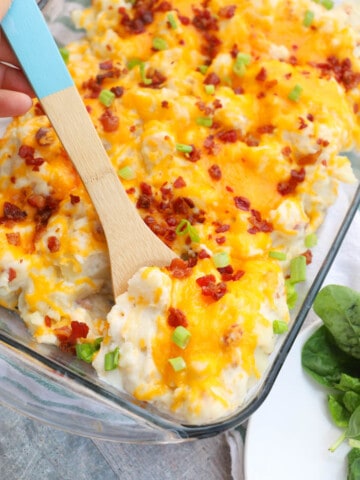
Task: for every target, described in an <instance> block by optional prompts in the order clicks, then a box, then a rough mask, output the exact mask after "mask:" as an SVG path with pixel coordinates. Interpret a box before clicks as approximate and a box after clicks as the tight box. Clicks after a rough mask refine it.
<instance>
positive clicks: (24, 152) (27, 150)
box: [18, 145, 35, 160]
mask: <svg viewBox="0 0 360 480" xmlns="http://www.w3.org/2000/svg"><path fill="white" fill-rule="evenodd" d="M34 154H35V149H34V147H30V146H29V145H21V147H20V148H19V151H18V155H19V157H20V158H23V159H24V160H26V159H27V158H33V157H34Z"/></svg>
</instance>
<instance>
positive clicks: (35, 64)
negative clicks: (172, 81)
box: [2, 0, 175, 297]
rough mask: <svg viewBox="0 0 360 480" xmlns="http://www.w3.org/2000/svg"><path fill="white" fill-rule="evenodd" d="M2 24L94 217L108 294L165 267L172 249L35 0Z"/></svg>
mask: <svg viewBox="0 0 360 480" xmlns="http://www.w3.org/2000/svg"><path fill="white" fill-rule="evenodd" d="M2 28H3V30H4V32H5V35H6V36H7V38H8V41H9V43H10V44H11V46H12V48H13V50H14V52H15V54H16V56H17V57H18V60H19V62H20V64H21V66H22V68H23V70H24V72H25V74H26V75H27V77H28V79H29V81H30V83H31V85H32V87H33V89H34V91H35V93H36V95H37V97H38V99H39V101H40V102H41V105H42V107H43V109H44V111H45V113H46V114H47V116H48V117H49V120H50V122H51V123H52V125H53V127H54V129H55V131H56V133H57V135H58V137H59V139H60V141H61V142H62V144H63V146H64V148H65V150H66V152H67V153H68V155H69V157H70V158H71V160H72V162H73V164H74V166H75V168H76V170H77V171H78V173H79V175H80V177H81V179H82V181H83V183H84V185H85V187H86V189H87V191H88V193H89V196H90V198H91V200H92V202H93V204H94V207H95V209H96V211H97V213H98V215H99V218H100V221H101V224H102V227H103V229H104V232H105V237H106V241H107V246H108V250H109V255H110V264H111V275H112V283H113V291H114V296H115V297H116V296H117V295H118V294H119V293H121V292H123V291H124V290H125V289H126V286H127V281H128V280H129V279H130V278H131V276H132V275H133V274H134V273H135V272H136V271H137V270H138V269H139V268H140V267H143V266H165V265H169V264H170V262H171V260H172V259H173V258H174V257H175V254H174V252H172V251H171V250H170V249H169V248H168V247H167V246H166V245H165V244H164V243H163V242H162V241H161V240H160V239H159V238H158V237H156V235H155V234H153V233H152V231H151V230H150V229H149V228H148V227H147V226H146V225H145V223H144V222H143V220H142V219H141V217H140V216H139V214H138V212H137V210H136V208H135V206H134V205H133V204H132V203H131V201H130V200H129V198H128V196H127V194H126V192H125V190H124V189H123V187H122V185H121V182H120V180H119V178H118V176H117V174H116V172H115V170H114V168H113V166H112V164H111V162H110V160H109V158H108V156H107V154H106V151H105V149H104V147H103V145H102V142H101V140H100V138H99V137H98V134H97V132H96V129H95V127H94V126H93V124H92V121H91V119H90V116H89V114H88V112H87V110H86V108H85V106H84V104H83V102H82V99H81V97H80V95H79V93H78V91H77V89H76V87H75V85H74V83H73V81H72V79H71V77H70V75H69V72H68V70H67V67H66V65H65V63H64V61H63V59H62V56H61V55H60V53H59V49H58V47H57V45H56V43H55V41H54V39H53V37H52V35H51V33H50V31H49V29H48V27H47V25H46V22H45V20H44V18H43V15H42V13H41V12H40V10H39V8H38V6H37V4H36V1H35V0H14V1H13V3H12V5H11V7H10V9H9V11H8V13H7V15H6V17H5V18H4V20H3V22H2Z"/></svg>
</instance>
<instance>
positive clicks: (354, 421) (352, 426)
mask: <svg viewBox="0 0 360 480" xmlns="http://www.w3.org/2000/svg"><path fill="white" fill-rule="evenodd" d="M359 435H360V405H359V406H358V407H357V408H356V409H355V410H354V411H353V413H352V414H351V416H350V418H349V424H348V426H347V427H346V430H345V431H344V432H343V433H342V434H341V435H340V437H339V438H338V439H337V440H336V442H335V443H334V444H333V445H332V446H331V447H330V448H329V450H330V451H331V452H334V451H335V450H336V449H337V448H338V447H339V446H340V445H341V443H342V442H343V441H344V440H345V439H346V438H348V439H352V438H356V437H359Z"/></svg>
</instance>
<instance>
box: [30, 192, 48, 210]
mask: <svg viewBox="0 0 360 480" xmlns="http://www.w3.org/2000/svg"><path fill="white" fill-rule="evenodd" d="M27 203H28V204H29V205H30V206H31V207H35V208H37V209H42V208H44V207H45V205H46V197H45V196H44V195H41V194H39V193H32V194H31V195H30V196H29V198H28V199H27Z"/></svg>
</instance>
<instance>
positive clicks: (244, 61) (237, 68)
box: [233, 52, 251, 77]
mask: <svg viewBox="0 0 360 480" xmlns="http://www.w3.org/2000/svg"><path fill="white" fill-rule="evenodd" d="M250 62H251V55H249V54H248V53H241V52H239V53H238V54H237V56H236V60H235V63H234V66H233V72H234V73H235V74H236V75H238V76H239V77H242V76H243V75H245V72H246V67H247V66H248V65H250Z"/></svg>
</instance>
